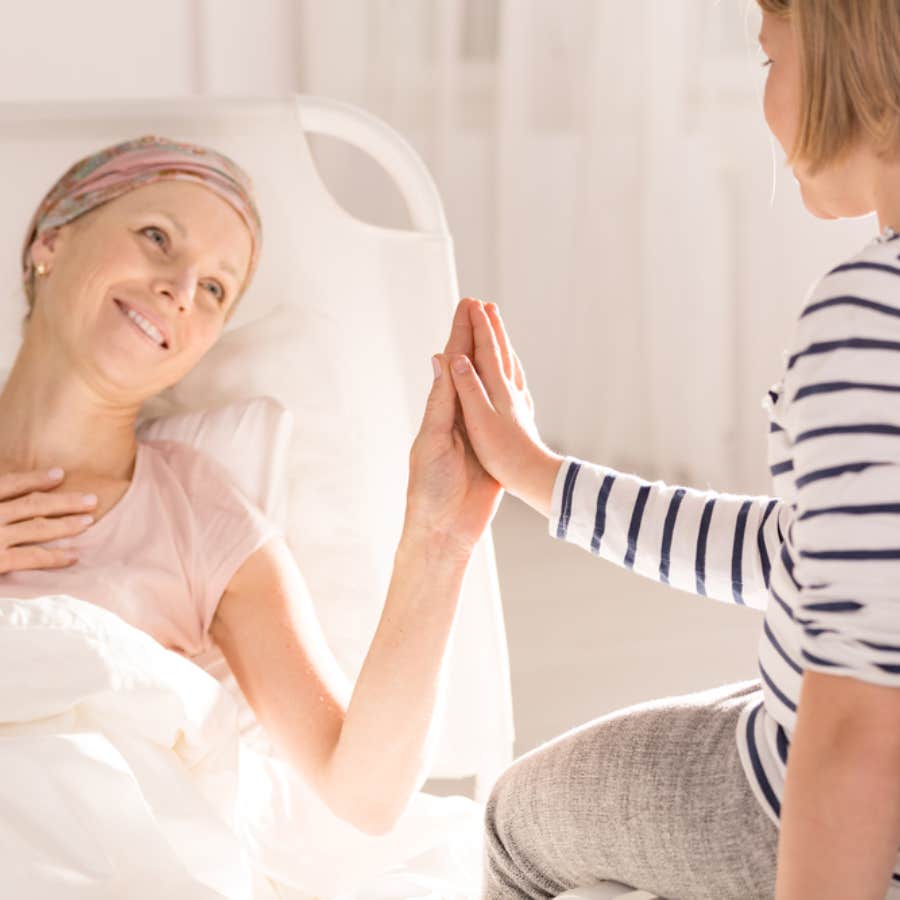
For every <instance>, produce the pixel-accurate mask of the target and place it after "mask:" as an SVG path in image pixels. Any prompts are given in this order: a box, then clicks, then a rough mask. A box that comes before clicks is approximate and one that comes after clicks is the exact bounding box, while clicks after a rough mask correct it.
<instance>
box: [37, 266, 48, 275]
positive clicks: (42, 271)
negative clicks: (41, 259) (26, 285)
mask: <svg viewBox="0 0 900 900" xmlns="http://www.w3.org/2000/svg"><path fill="white" fill-rule="evenodd" d="M35 272H37V273H38V275H46V274H47V267H46V266H45V265H44V264H43V263H38V264H37V267H36V268H35Z"/></svg>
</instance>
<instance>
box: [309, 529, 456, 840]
mask: <svg viewBox="0 0 900 900" xmlns="http://www.w3.org/2000/svg"><path fill="white" fill-rule="evenodd" d="M467 564H468V557H463V556H460V555H459V554H458V553H455V552H454V553H447V552H445V550H444V548H443V547H442V546H441V545H440V543H439V542H438V541H432V540H424V539H422V538H412V537H408V536H406V535H404V537H403V538H402V539H401V541H400V544H399V546H398V548H397V552H396V554H395V557H394V571H393V576H392V578H391V583H390V587H389V589H388V595H387V599H386V601H385V605H384V610H383V612H382V615H381V620H380V621H379V624H378V628H377V630H376V633H375V636H374V638H373V639H372V643H371V645H370V647H369V652H368V654H367V655H366V659H365V662H364V663H363V667H362V669H361V671H360V674H359V678H358V679H357V682H356V686H355V687H354V690H353V694H352V696H351V698H350V703H349V705H348V707H347V712H346V715H345V718H344V724H343V727H342V728H341V733H340V737H339V739H338V742H337V744H336V746H335V749H334V752H333V753H332V755H331V758H330V760H329V764H328V768H327V772H326V774H325V783H326V787H325V790H326V791H327V792H328V795H329V798H330V801H331V802H330V805H331V806H332V808H333V809H335V810H338V811H339V812H340V814H342V815H344V817H345V818H347V819H348V820H350V821H353V822H355V823H357V825H358V826H359V827H361V828H363V829H364V830H365V831H368V832H371V833H375V834H381V833H384V832H385V831H388V830H390V828H391V827H392V826H393V824H394V822H395V821H396V819H397V818H398V817H399V815H400V814H401V813H402V812H403V810H404V808H405V807H406V805H407V803H408V802H409V799H410V797H411V796H412V794H413V792H414V791H416V790H417V789H418V788H419V786H420V784H421V781H422V779H423V778H424V777H425V775H426V774H427V766H428V756H429V755H430V754H429V744H430V742H429V733H430V731H431V727H432V722H433V719H434V712H435V708H436V705H437V701H438V696H439V693H440V685H441V681H442V677H441V675H442V670H443V665H444V658H445V654H446V648H447V642H448V638H449V636H450V631H451V628H452V625H453V621H454V618H455V614H456V609H457V604H458V601H459V593H460V590H461V588H462V582H463V577H464V575H465V571H466V567H467Z"/></svg>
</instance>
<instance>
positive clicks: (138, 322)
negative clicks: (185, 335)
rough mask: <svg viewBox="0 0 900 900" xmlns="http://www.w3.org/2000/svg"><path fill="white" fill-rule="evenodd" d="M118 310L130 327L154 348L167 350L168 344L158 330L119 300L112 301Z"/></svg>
mask: <svg viewBox="0 0 900 900" xmlns="http://www.w3.org/2000/svg"><path fill="white" fill-rule="evenodd" d="M113 302H114V303H115V304H116V306H117V307H118V309H119V312H121V313H122V315H123V316H124V317H125V318H126V319H128V321H129V322H130V323H131V325H132V326H133V327H134V328H135V329H136V330H137V331H139V332H140V333H141V334H142V335H143V336H144V338H145V339H146V340H148V341H150V342H151V343H152V344H154V346H156V347H160V348H161V349H163V350H167V349H168V344H167V343H166V340H165V338H164V336H163V335H162V333H161V332H160V330H159V329H158V328H157V327H156V326H155V325H154V324H153V323H152V322H150V321H149V320H148V319H147V318H145V317H144V316H142V315H141V314H140V313H138V312H136V311H135V310H133V309H131V308H130V307H128V306H126V305H125V304H124V303H122V301H121V300H114V301H113Z"/></svg>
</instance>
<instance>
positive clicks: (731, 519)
mask: <svg viewBox="0 0 900 900" xmlns="http://www.w3.org/2000/svg"><path fill="white" fill-rule="evenodd" d="M789 515H790V513H789V509H788V508H787V505H786V504H785V503H784V502H783V501H782V500H780V499H779V498H776V497H766V496H760V497H754V496H740V495H737V494H723V493H717V492H715V491H700V490H697V489H695V488H690V487H678V486H671V485H668V484H665V483H664V482H662V481H653V482H650V481H645V480H644V479H642V478H639V477H638V476H637V475H630V474H626V473H623V472H619V471H616V470H615V469H611V468H609V467H606V466H600V465H595V464H593V463H587V462H584V461H582V460H579V459H577V458H575V457H566V459H565V461H564V462H563V464H562V465H561V466H560V470H559V473H558V474H557V477H556V482H555V484H554V488H553V498H552V506H551V511H550V533H551V534H552V535H553V536H554V537H557V538H560V539H562V540H566V541H569V542H571V543H574V544H577V545H578V546H580V547H582V548H584V549H585V550H588V551H590V552H591V553H593V554H594V555H596V556H599V557H601V558H603V559H607V560H609V561H610V562H614V563H616V564H617V565H620V566H623V567H624V568H626V569H631V570H633V571H635V572H637V573H638V574H639V575H644V576H645V577H647V578H652V579H654V580H656V581H659V582H661V583H663V584H667V585H670V586H672V587H674V588H677V589H678V590H683V591H688V592H690V593H692V594H699V595H701V596H705V597H711V598H712V599H714V600H721V601H723V602H726V603H737V604H740V605H742V606H751V607H753V608H755V609H765V608H766V606H767V604H768V599H769V592H768V589H769V571H770V568H771V563H772V560H774V559H776V558H777V555H778V554H779V553H780V550H781V544H782V541H783V539H784V536H783V526H784V525H785V523H786V522H787V521H788V520H789Z"/></svg>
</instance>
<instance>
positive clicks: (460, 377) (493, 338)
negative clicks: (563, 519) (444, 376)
mask: <svg viewBox="0 0 900 900" xmlns="http://www.w3.org/2000/svg"><path fill="white" fill-rule="evenodd" d="M463 303H465V304H466V306H467V310H468V313H469V320H470V323H471V328H472V335H473V341H474V361H475V365H474V367H473V365H472V362H471V360H470V358H469V356H468V355H466V354H463V353H461V354H458V355H454V356H453V358H452V360H451V371H452V377H453V382H454V384H455V386H456V390H457V393H458V394H459V398H460V401H461V404H462V411H463V416H464V418H465V424H466V430H467V432H468V435H469V439H470V441H471V443H472V446H473V447H474V449H475V452H476V453H477V454H478V459H479V460H480V461H481V464H482V465H483V466H484V467H485V469H486V470H487V471H488V472H489V473H490V474H491V475H492V476H493V477H494V478H495V479H496V480H497V481H499V482H500V484H502V485H503V486H504V487H505V488H506V490H508V491H509V492H510V493H511V494H513V495H515V496H516V497H519V498H520V499H521V500H524V501H525V502H526V503H528V504H529V505H530V506H532V507H534V508H535V509H537V510H538V511H539V512H541V513H543V514H544V515H546V516H549V514H550V503H551V497H552V494H553V485H554V482H555V481H556V476H557V473H558V472H559V467H560V465H561V464H562V461H563V457H562V456H560V455H559V454H557V453H554V452H553V451H551V450H549V449H548V448H547V446H546V445H545V444H544V442H543V441H542V440H541V437H540V435H539V434H538V430H537V425H536V424H535V421H534V401H533V400H532V398H531V393H530V392H529V390H528V385H527V384H526V382H525V372H524V370H523V369H522V364H521V362H520V361H519V357H518V356H517V355H516V352H515V350H513V348H512V344H511V343H510V340H509V337H508V336H507V334H506V329H505V328H504V326H503V322H502V320H501V318H500V312H499V310H498V309H497V305H496V304H494V303H489V304H487V306H485V305H484V304H482V303H480V302H479V301H477V300H466V301H463Z"/></svg>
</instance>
